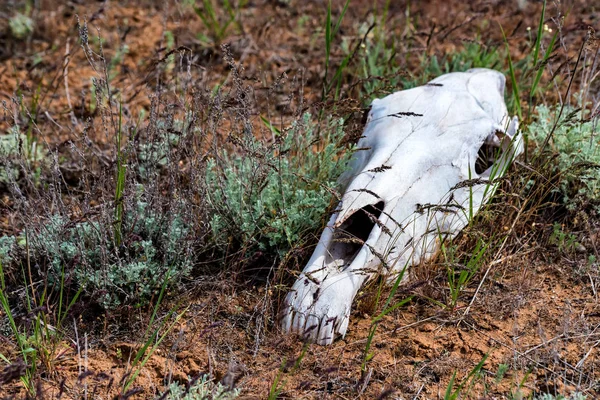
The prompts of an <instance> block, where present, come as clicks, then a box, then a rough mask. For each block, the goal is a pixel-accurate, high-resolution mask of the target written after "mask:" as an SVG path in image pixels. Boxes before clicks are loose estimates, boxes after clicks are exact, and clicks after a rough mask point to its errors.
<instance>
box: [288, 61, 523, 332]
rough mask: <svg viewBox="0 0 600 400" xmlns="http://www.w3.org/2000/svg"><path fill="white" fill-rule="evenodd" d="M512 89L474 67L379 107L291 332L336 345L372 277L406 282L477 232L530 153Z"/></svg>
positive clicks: (345, 178) (306, 281)
mask: <svg viewBox="0 0 600 400" xmlns="http://www.w3.org/2000/svg"><path fill="white" fill-rule="evenodd" d="M504 86H505V78H504V76H503V75H502V74H500V73H499V72H496V71H493V70H488V69H472V70H469V71H467V72H455V73H450V74H446V75H442V76H440V77H438V78H436V79H434V80H432V81H431V82H429V83H427V84H425V85H423V86H420V87H417V88H414V89H408V90H403V91H400V92H396V93H393V94H391V95H389V96H387V97H385V98H383V99H376V100H374V101H373V103H372V106H371V111H370V112H369V116H368V119H367V124H366V127H365V130H364V134H363V136H362V138H361V139H360V140H359V142H358V144H357V148H359V149H362V150H359V151H357V152H356V153H355V154H354V158H353V160H352V161H351V163H350V166H349V168H348V170H347V171H346V172H345V173H344V174H343V175H342V177H341V178H340V183H341V184H342V186H343V188H344V194H343V196H342V199H341V201H340V203H339V206H338V207H337V208H336V210H335V213H334V214H333V215H332V216H331V218H330V220H329V222H328V224H327V226H326V228H325V229H324V231H323V233H322V235H321V238H320V240H319V243H318V245H317V247H316V249H315V251H314V253H313V255H312V257H311V258H310V260H309V262H308V264H307V266H306V267H305V269H304V271H303V272H302V274H301V275H300V277H299V278H298V280H297V281H296V283H295V284H294V285H293V287H292V289H291V291H290V292H289V293H288V295H287V297H286V299H285V302H284V306H283V310H282V326H283V329H284V330H285V331H287V332H296V333H298V334H300V335H302V336H304V337H305V338H306V339H307V340H310V341H313V342H316V343H319V344H330V343H332V342H333V340H334V339H335V338H336V337H338V336H344V335H345V334H346V330H347V328H348V321H349V317H350V310H351V306H352V301H353V300H354V297H355V296H356V294H357V292H358V290H359V289H360V288H361V286H362V285H363V284H364V283H365V282H366V281H367V280H368V279H369V278H371V277H373V276H374V275H375V274H377V273H383V274H384V275H387V276H388V281H394V279H397V278H398V277H399V276H401V277H403V278H406V277H407V275H408V274H407V273H404V272H406V270H407V268H408V267H410V266H412V265H416V264H418V263H421V262H424V261H427V260H429V259H430V258H431V257H432V256H433V255H434V254H435V253H436V251H437V250H438V247H439V241H440V239H442V238H450V237H454V236H456V235H457V234H458V233H459V232H460V230H461V229H462V228H464V227H465V226H466V225H467V223H468V221H469V218H470V217H472V216H473V215H474V214H475V213H476V212H477V210H479V208H480V206H481V205H482V204H483V203H484V202H485V201H487V200H489V198H490V197H491V195H492V194H493V192H494V190H495V188H496V185H497V183H494V179H495V178H498V177H499V176H501V175H502V174H503V173H504V172H505V171H506V169H507V168H508V166H509V165H510V163H511V161H512V160H513V158H514V157H516V156H517V155H519V154H520V153H521V152H522V151H523V144H522V140H521V135H520V134H519V132H518V120H517V118H516V117H513V118H510V117H509V116H508V113H507V110H506V105H505V103H504ZM401 274H402V275H401Z"/></svg>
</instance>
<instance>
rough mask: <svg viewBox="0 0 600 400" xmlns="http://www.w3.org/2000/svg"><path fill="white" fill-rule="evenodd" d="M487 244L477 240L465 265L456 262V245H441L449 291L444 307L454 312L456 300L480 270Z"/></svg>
mask: <svg viewBox="0 0 600 400" xmlns="http://www.w3.org/2000/svg"><path fill="white" fill-rule="evenodd" d="M488 247H489V244H488V243H484V242H482V240H481V239H480V240H478V241H477V244H476V245H475V248H474V249H473V250H472V251H471V255H470V257H469V259H468V260H467V262H466V264H465V265H461V264H460V263H458V262H457V260H456V251H457V248H456V245H453V244H452V243H449V244H447V243H444V242H442V245H441V254H442V257H443V259H444V261H443V263H444V265H445V266H446V273H447V278H448V280H447V282H448V289H449V290H450V295H449V299H448V301H447V303H446V306H447V307H448V308H449V309H450V310H454V309H455V308H456V306H457V305H458V300H459V298H460V296H461V294H462V293H463V291H464V289H465V288H466V287H467V286H468V284H469V282H471V280H472V279H473V278H474V277H475V276H476V275H477V273H478V272H479V271H480V270H481V265H482V263H483V255H484V254H485V252H486V251H487V250H488Z"/></svg>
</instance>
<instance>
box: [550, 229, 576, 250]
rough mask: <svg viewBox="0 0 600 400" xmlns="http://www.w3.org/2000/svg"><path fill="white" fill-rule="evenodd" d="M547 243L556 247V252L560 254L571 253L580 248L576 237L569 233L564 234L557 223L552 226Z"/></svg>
mask: <svg viewBox="0 0 600 400" xmlns="http://www.w3.org/2000/svg"><path fill="white" fill-rule="evenodd" d="M549 241H550V244H553V245H555V246H556V247H558V250H559V251H561V252H568V253H572V252H574V251H575V250H577V248H578V247H579V246H580V244H579V242H578V241H577V237H576V236H575V235H574V234H572V233H570V232H565V231H564V229H563V227H562V226H561V224H559V223H558V222H555V223H554V225H553V226H552V234H551V235H550V239H549Z"/></svg>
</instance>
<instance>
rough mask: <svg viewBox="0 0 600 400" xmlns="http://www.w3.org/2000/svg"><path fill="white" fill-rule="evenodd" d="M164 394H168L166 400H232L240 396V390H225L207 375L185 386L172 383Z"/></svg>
mask: <svg viewBox="0 0 600 400" xmlns="http://www.w3.org/2000/svg"><path fill="white" fill-rule="evenodd" d="M165 393H168V394H167V396H166V397H165V399H167V400H233V399H236V398H238V396H239V395H240V389H229V388H226V387H225V386H223V385H221V384H220V383H218V382H217V383H215V382H213V381H212V380H209V379H208V375H203V376H202V378H200V379H196V380H191V381H190V382H189V383H188V384H187V385H182V384H180V383H178V382H173V383H171V384H170V385H169V388H168V390H167V392H165ZM163 396H164V395H163ZM161 398H163V397H161Z"/></svg>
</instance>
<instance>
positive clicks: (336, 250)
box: [328, 201, 385, 267]
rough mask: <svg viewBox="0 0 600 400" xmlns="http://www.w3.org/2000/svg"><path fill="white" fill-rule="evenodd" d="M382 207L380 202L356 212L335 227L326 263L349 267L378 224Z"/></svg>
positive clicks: (382, 203) (382, 204)
mask: <svg viewBox="0 0 600 400" xmlns="http://www.w3.org/2000/svg"><path fill="white" fill-rule="evenodd" d="M384 205H385V203H384V202H383V201H380V202H378V203H376V204H369V205H367V206H365V207H363V208H361V209H359V210H356V211H355V212H354V213H353V214H352V215H350V216H349V217H348V218H347V219H346V220H345V221H344V223H342V225H340V226H339V227H337V228H336V230H335V232H334V236H333V243H332V244H331V246H330V248H329V253H328V261H330V262H331V261H333V262H335V263H336V264H337V265H338V266H339V267H342V266H344V267H345V266H348V265H350V264H351V263H352V261H353V260H354V258H355V257H356V255H357V254H358V252H359V251H360V249H361V248H362V247H363V245H364V243H365V242H366V241H367V239H368V238H369V235H370V234H371V231H372V230H373V228H374V227H375V225H376V224H377V223H378V220H379V217H380V216H381V213H382V212H383V207H384Z"/></svg>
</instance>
